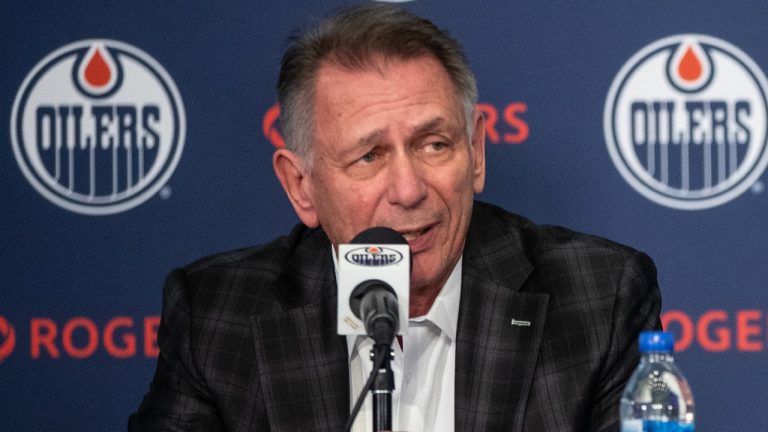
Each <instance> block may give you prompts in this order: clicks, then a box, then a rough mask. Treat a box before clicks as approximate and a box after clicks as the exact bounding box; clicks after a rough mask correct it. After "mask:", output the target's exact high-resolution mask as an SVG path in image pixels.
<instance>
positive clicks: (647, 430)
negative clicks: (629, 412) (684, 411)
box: [621, 419, 694, 432]
mask: <svg viewBox="0 0 768 432" xmlns="http://www.w3.org/2000/svg"><path fill="white" fill-rule="evenodd" d="M621 432H694V427H693V424H691V423H682V422H676V421H660V420H640V419H632V420H623V421H622V422H621Z"/></svg>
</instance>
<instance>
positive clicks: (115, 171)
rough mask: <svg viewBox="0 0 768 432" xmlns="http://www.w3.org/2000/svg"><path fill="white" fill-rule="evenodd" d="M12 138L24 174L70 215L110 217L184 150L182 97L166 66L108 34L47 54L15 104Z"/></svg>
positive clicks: (142, 197)
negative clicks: (107, 36) (105, 36)
mask: <svg viewBox="0 0 768 432" xmlns="http://www.w3.org/2000/svg"><path fill="white" fill-rule="evenodd" d="M10 131H11V143H12V146H13V152H14V155H15V157H16V161H17V163H18V165H19V167H20V169H21V171H22V172H23V173H24V176H25V177H26V179H27V181H29V183H30V184H31V185H32V186H33V187H34V189H35V190H37V192H39V193H40V195H42V196H43V197H45V198H46V199H48V200H49V201H50V202H52V203H54V204H56V205H58V206H60V207H62V208H64V209H67V210H69V211H73V212H76V213H81V214H87V215H108V214H114V213H119V212H123V211H126V210H129V209H131V208H134V207H136V206H138V205H140V204H142V203H143V202H145V201H146V200H148V199H149V198H151V197H152V196H153V195H154V194H155V193H157V192H158V191H159V190H160V189H161V188H162V187H163V186H164V185H165V183H166V182H167V181H168V179H169V178H170V176H171V175H172V174H173V171H174V169H175V168H176V165H177V164H178V162H179V159H180V158H181V154H182V150H183V147H184V139H185V132H186V120H185V112H184V105H183V103H182V99H181V96H180V94H179V91H178V89H177V88H176V84H175V83H174V82H173V80H172V79H171V77H170V75H169V74H168V73H167V72H166V71H165V69H164V68H163V67H162V66H161V65H160V64H159V63H158V62H157V61H156V60H155V59H154V58H152V57H151V56H149V55H148V54H147V53H145V52H144V51H142V50H140V49H138V48H136V47H134V46H131V45H128V44H125V43H123V42H118V41H114V40H104V39H96V40H83V41H79V42H74V43H71V44H68V45H66V46H63V47H61V48H59V49H57V50H55V51H54V52H52V53H50V54H49V55H47V56H46V57H45V58H44V59H43V60H42V61H40V62H39V63H38V64H37V65H36V66H35V67H34V68H33V69H32V71H31V72H30V73H29V74H28V75H27V76H26V79H25V80H24V82H23V84H22V85H21V87H20V89H19V91H18V93H17V95H16V99H15V101H14V104H13V110H12V114H11V124H10Z"/></svg>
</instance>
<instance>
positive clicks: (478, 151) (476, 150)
mask: <svg viewBox="0 0 768 432" xmlns="http://www.w3.org/2000/svg"><path fill="white" fill-rule="evenodd" d="M474 121H475V127H474V129H473V131H474V132H473V133H472V147H471V151H472V177H473V182H474V183H473V185H474V189H475V193H480V192H482V191H483V188H485V122H484V121H483V114H482V113H480V111H479V110H475V118H474Z"/></svg>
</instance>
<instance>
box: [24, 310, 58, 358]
mask: <svg viewBox="0 0 768 432" xmlns="http://www.w3.org/2000/svg"><path fill="white" fill-rule="evenodd" d="M29 333H30V335H29V351H30V355H31V356H32V358H33V359H36V358H40V347H45V349H46V351H48V355H49V356H51V358H59V355H60V354H59V349H58V348H56V344H55V343H54V341H55V339H56V334H57V333H58V329H57V327H56V323H55V322H53V320H51V319H50V318H32V320H31V321H30V323H29Z"/></svg>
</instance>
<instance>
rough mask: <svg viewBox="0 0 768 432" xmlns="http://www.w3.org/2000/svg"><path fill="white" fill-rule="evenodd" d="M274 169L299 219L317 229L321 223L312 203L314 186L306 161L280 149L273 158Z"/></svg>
mask: <svg viewBox="0 0 768 432" xmlns="http://www.w3.org/2000/svg"><path fill="white" fill-rule="evenodd" d="M272 168H274V170H275V175H277V179H278V180H280V184H281V185H283V189H284V190H285V193H286V194H287V195H288V199H289V200H290V201H291V205H293V209H294V210H295V211H296V214H297V215H298V216H299V219H301V221H302V222H303V223H304V225H306V226H308V227H310V228H316V227H317V226H318V225H319V223H318V220H317V212H316V211H315V206H314V204H313V201H312V184H311V182H310V179H309V176H308V174H309V173H308V172H307V170H306V169H305V167H304V161H303V160H302V159H301V158H300V157H299V156H298V155H297V154H296V153H294V152H292V151H290V150H287V149H278V150H277V151H275V154H274V155H273V156H272Z"/></svg>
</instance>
